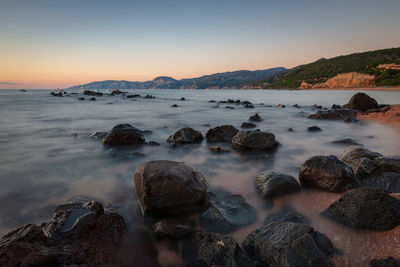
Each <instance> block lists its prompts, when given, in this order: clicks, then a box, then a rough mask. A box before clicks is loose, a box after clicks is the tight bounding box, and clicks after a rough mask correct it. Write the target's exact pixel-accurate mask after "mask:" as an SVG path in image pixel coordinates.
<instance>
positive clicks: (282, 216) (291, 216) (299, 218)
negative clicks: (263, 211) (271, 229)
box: [264, 206, 310, 225]
mask: <svg viewBox="0 0 400 267" xmlns="http://www.w3.org/2000/svg"><path fill="white" fill-rule="evenodd" d="M273 222H292V223H302V224H310V221H309V220H308V219H307V217H305V216H304V215H302V214H300V213H298V212H297V211H296V210H295V209H293V208H292V207H291V206H283V207H282V208H281V209H280V210H279V211H278V212H275V213H272V214H270V215H268V216H267V218H265V221H264V225H267V224H270V223H273Z"/></svg>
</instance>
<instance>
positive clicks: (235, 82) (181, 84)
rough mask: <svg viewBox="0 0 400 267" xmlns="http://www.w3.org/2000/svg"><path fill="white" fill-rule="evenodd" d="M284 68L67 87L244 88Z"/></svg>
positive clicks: (93, 83)
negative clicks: (188, 77)
mask: <svg viewBox="0 0 400 267" xmlns="http://www.w3.org/2000/svg"><path fill="white" fill-rule="evenodd" d="M285 70H286V69H285V68H282V67H278V68H271V69H266V70H255V71H250V70H239V71H232V72H223V73H215V74H211V75H205V76H201V77H198V78H191V79H181V80H176V79H174V78H172V77H168V76H160V77H157V78H155V79H154V80H152V81H146V82H130V81H115V80H107V81H98V82H91V83H87V84H82V85H77V86H72V87H70V88H68V89H86V90H95V89H228V88H231V89H240V88H245V87H246V85H247V84H250V83H252V82H255V81H260V80H264V79H267V78H269V77H271V76H273V75H275V74H277V73H279V72H282V71H285Z"/></svg>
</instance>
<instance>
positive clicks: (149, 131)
mask: <svg viewBox="0 0 400 267" xmlns="http://www.w3.org/2000/svg"><path fill="white" fill-rule="evenodd" d="M142 133H143V134H152V133H153V131H151V130H143V131H142Z"/></svg>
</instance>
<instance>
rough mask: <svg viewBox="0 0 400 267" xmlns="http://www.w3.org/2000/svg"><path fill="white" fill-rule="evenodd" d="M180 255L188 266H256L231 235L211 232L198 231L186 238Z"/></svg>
mask: <svg viewBox="0 0 400 267" xmlns="http://www.w3.org/2000/svg"><path fill="white" fill-rule="evenodd" d="M182 257H183V261H184V265H185V266H190V267H192V266H193V267H209V266H227V267H242V266H256V265H255V263H254V262H253V261H251V260H250V259H248V258H247V257H246V256H245V254H244V253H243V251H242V250H241V249H240V247H239V245H238V244H237V243H236V241H235V240H234V239H233V238H232V237H230V236H227V235H221V234H218V233H211V232H202V231H198V232H195V233H194V234H193V235H192V236H190V237H189V238H187V239H186V240H185V241H184V243H183V251H182Z"/></svg>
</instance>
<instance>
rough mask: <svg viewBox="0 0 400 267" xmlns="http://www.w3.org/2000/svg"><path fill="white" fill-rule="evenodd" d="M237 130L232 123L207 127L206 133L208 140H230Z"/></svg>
mask: <svg viewBox="0 0 400 267" xmlns="http://www.w3.org/2000/svg"><path fill="white" fill-rule="evenodd" d="M238 132H239V130H238V129H236V128H235V127H234V126H232V125H221V126H217V127H214V128H212V129H209V130H208V131H207V133H206V139H207V141H208V142H231V141H232V138H233V137H234V136H235V135H236V134H237V133H238Z"/></svg>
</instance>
